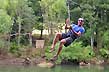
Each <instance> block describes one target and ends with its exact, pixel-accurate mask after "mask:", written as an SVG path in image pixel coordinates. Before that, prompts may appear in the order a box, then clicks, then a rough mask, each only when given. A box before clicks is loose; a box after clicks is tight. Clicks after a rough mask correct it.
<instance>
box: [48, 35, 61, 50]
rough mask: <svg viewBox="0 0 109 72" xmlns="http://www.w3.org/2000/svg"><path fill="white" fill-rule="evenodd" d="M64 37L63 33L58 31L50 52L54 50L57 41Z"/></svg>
mask: <svg viewBox="0 0 109 72" xmlns="http://www.w3.org/2000/svg"><path fill="white" fill-rule="evenodd" d="M61 38H62V33H57V34H56V35H55V38H54V40H53V43H52V45H51V51H50V52H52V51H53V50H54V46H55V45H56V43H57V42H58V41H59V39H61Z"/></svg>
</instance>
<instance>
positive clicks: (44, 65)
mask: <svg viewBox="0 0 109 72" xmlns="http://www.w3.org/2000/svg"><path fill="white" fill-rule="evenodd" d="M37 66H39V67H48V68H52V67H54V66H55V64H54V63H52V62H46V61H45V62H41V63H39V64H37Z"/></svg>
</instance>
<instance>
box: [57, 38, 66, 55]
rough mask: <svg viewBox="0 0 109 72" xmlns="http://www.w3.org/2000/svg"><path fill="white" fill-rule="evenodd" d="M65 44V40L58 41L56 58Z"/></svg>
mask: <svg viewBox="0 0 109 72" xmlns="http://www.w3.org/2000/svg"><path fill="white" fill-rule="evenodd" d="M65 43H66V40H65V39H62V40H61V41H60V45H59V49H58V52H57V54H56V56H58V55H59V54H60V52H61V50H62V46H63V45H64V44H65Z"/></svg>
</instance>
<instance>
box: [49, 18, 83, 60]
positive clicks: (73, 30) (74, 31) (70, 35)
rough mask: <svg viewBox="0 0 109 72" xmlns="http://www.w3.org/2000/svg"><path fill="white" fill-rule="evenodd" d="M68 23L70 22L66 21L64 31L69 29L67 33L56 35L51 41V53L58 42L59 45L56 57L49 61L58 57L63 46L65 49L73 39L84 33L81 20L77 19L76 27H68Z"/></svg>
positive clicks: (73, 25) (74, 25)
mask: <svg viewBox="0 0 109 72" xmlns="http://www.w3.org/2000/svg"><path fill="white" fill-rule="evenodd" d="M69 23H70V21H69V19H67V20H66V25H65V29H69V31H68V32H67V33H57V34H56V36H55V38H54V40H53V43H52V46H51V49H50V52H53V51H54V50H55V45H56V43H57V42H58V41H60V45H59V49H58V52H57V53H56V55H54V57H53V58H51V60H56V59H57V57H58V55H59V54H60V52H61V50H62V46H63V45H64V46H65V47H67V46H69V45H70V44H71V43H72V42H73V41H74V40H75V39H77V38H78V37H80V36H81V35H82V34H83V33H84V32H85V29H84V27H83V24H84V19H83V18H79V19H78V24H77V25H76V24H72V25H68V24H69Z"/></svg>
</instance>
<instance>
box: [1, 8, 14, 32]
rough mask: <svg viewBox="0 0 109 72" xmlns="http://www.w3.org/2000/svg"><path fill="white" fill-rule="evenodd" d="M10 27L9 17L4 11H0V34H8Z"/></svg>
mask: <svg viewBox="0 0 109 72" xmlns="http://www.w3.org/2000/svg"><path fill="white" fill-rule="evenodd" d="M11 26H12V21H11V17H10V16H9V15H8V14H7V13H6V11H5V10H3V9H0V33H3V34H6V33H8V32H10V30H11Z"/></svg>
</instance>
